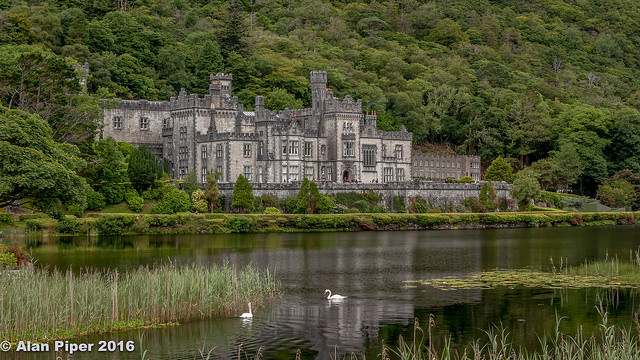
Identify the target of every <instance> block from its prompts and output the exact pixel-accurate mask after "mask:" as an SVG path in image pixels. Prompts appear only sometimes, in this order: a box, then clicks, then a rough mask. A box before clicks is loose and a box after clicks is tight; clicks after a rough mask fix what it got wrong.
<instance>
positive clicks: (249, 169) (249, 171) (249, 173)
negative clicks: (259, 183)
mask: <svg viewBox="0 0 640 360" xmlns="http://www.w3.org/2000/svg"><path fill="white" fill-rule="evenodd" d="M244 177H246V178H247V180H249V181H253V167H252V166H250V165H245V166H244Z"/></svg>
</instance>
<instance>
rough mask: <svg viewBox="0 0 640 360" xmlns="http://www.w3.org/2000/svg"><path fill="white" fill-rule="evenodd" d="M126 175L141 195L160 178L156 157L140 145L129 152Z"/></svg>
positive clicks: (159, 168)
mask: <svg viewBox="0 0 640 360" xmlns="http://www.w3.org/2000/svg"><path fill="white" fill-rule="evenodd" d="M127 173H128V175H129V180H130V181H131V185H133V188H134V189H136V190H137V191H138V192H139V193H142V192H143V191H145V190H147V189H148V188H149V187H150V186H151V185H153V183H154V182H155V180H156V179H158V178H159V177H160V176H162V167H161V166H160V164H159V163H158V159H157V158H156V156H155V155H154V154H153V153H152V152H151V151H149V150H147V147H146V146H144V145H140V146H139V147H138V148H137V149H134V150H133V151H132V152H131V155H130V157H129V166H128V168H127Z"/></svg>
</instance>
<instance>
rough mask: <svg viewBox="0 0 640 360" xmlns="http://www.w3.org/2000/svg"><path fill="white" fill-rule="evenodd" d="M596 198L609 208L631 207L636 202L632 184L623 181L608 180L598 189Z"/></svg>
mask: <svg viewBox="0 0 640 360" xmlns="http://www.w3.org/2000/svg"><path fill="white" fill-rule="evenodd" d="M598 198H599V199H600V201H602V203H603V204H604V205H607V206H611V207H631V206H632V205H633V204H634V202H635V201H636V193H635V188H634V186H633V184H631V183H629V182H628V181H627V180H625V179H609V180H607V181H606V182H605V183H604V184H602V185H600V187H598Z"/></svg>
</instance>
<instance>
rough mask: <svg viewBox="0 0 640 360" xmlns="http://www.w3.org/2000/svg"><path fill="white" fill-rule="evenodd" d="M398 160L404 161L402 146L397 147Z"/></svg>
mask: <svg viewBox="0 0 640 360" xmlns="http://www.w3.org/2000/svg"><path fill="white" fill-rule="evenodd" d="M396 159H398V160H402V145H396Z"/></svg>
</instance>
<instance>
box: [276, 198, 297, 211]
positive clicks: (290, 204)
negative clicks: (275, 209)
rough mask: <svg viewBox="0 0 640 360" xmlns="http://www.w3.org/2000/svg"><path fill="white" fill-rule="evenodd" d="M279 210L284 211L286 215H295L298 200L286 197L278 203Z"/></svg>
mask: <svg viewBox="0 0 640 360" xmlns="http://www.w3.org/2000/svg"><path fill="white" fill-rule="evenodd" d="M280 209H282V210H284V212H285V213H287V214H295V213H296V212H297V211H298V199H297V198H295V197H288V198H286V199H284V200H282V201H280Z"/></svg>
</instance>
